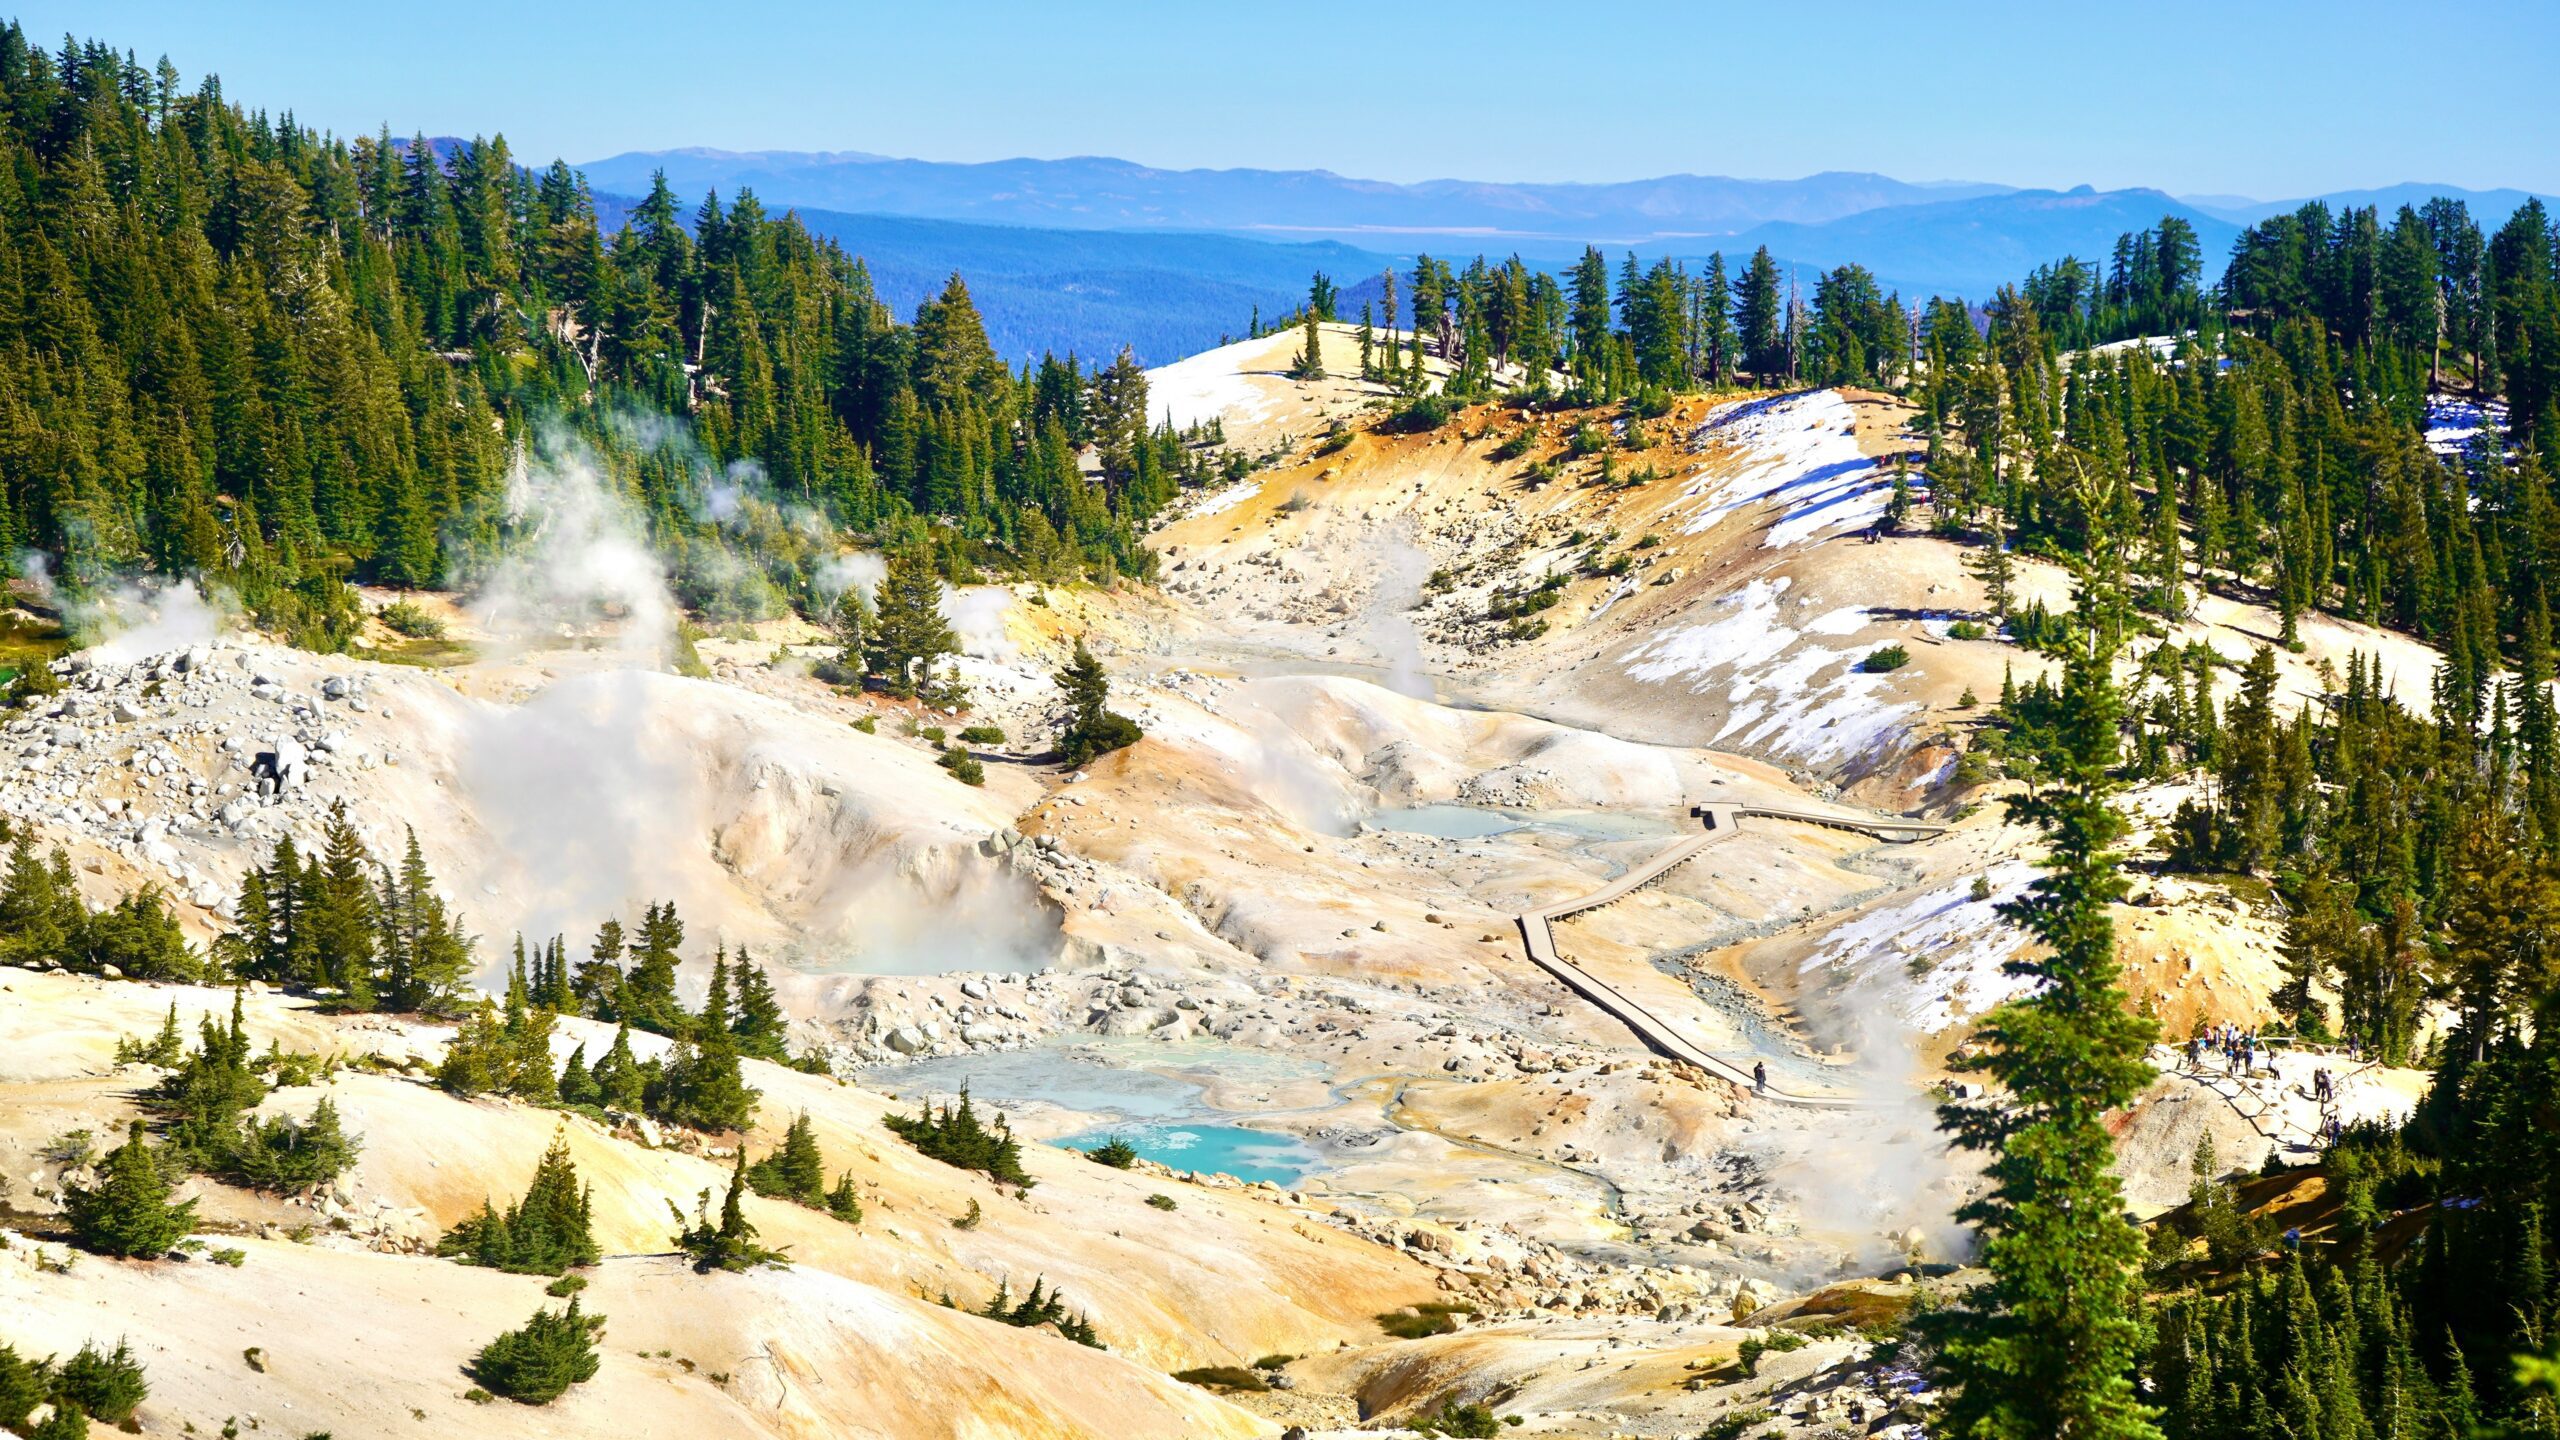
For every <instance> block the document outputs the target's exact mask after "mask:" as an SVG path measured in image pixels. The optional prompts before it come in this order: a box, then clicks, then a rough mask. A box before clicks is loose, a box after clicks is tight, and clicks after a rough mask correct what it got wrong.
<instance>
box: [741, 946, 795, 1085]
mask: <svg viewBox="0 0 2560 1440" xmlns="http://www.w3.org/2000/svg"><path fill="white" fill-rule="evenodd" d="M732 973H733V975H734V977H735V979H736V983H737V994H738V998H737V1001H736V1003H735V1005H733V1006H732V1007H731V1009H732V1015H731V1019H730V1022H729V1034H730V1035H731V1037H732V1038H734V1039H735V1041H736V1042H737V1046H738V1053H739V1054H741V1055H744V1056H747V1057H748V1058H750V1059H755V1060H771V1061H773V1062H774V1063H775V1064H778V1065H780V1064H789V1063H790V1060H791V1052H790V1049H789V1046H788V1045H787V1043H786V1042H787V1040H788V1039H789V1036H790V1030H791V1022H790V1018H789V1017H788V1016H786V1015H785V1014H784V1013H783V1010H782V1001H781V998H780V997H779V996H777V995H775V994H774V991H773V977H772V976H770V975H767V974H766V973H765V970H764V967H763V966H761V965H759V964H757V963H756V962H755V959H754V957H752V956H750V955H749V954H748V953H747V952H746V951H745V950H743V949H741V950H740V951H739V952H738V963H737V965H736V966H735V968H734V970H733V972H732Z"/></svg>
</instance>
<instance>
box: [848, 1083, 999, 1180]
mask: <svg viewBox="0 0 2560 1440" xmlns="http://www.w3.org/2000/svg"><path fill="white" fill-rule="evenodd" d="M881 1123H882V1124H885V1125H887V1126H888V1127H889V1129H890V1130H891V1131H892V1132H894V1133H895V1134H896V1135H897V1136H898V1138H899V1139H901V1140H904V1141H906V1142H907V1143H908V1144H909V1145H912V1146H914V1147H915V1148H916V1150H917V1151H918V1153H920V1154H924V1155H929V1156H931V1157H933V1158H934V1159H936V1160H939V1161H941V1162H942V1163H943V1164H945V1165H951V1166H956V1167H958V1168H959V1169H962V1170H975V1171H977V1172H979V1173H980V1174H983V1175H985V1176H987V1177H989V1178H990V1179H993V1180H996V1181H999V1182H1001V1183H1003V1184H1007V1185H1013V1186H1017V1187H1019V1188H1021V1189H1024V1190H1028V1189H1030V1188H1031V1187H1032V1185H1033V1183H1034V1182H1033V1180H1032V1178H1031V1175H1030V1172H1029V1171H1026V1170H1024V1169H1023V1168H1022V1145H1021V1143H1020V1142H1019V1141H1017V1140H1015V1139H1014V1138H1013V1127H1012V1126H1011V1125H1010V1124H1008V1123H1007V1122H1006V1120H1005V1118H1004V1117H1003V1116H1002V1115H998V1116H997V1117H996V1123H995V1126H994V1128H992V1129H990V1128H988V1127H987V1126H986V1125H984V1124H981V1123H980V1122H979V1120H978V1111H977V1107H976V1106H975V1105H974V1104H972V1103H971V1102H970V1100H969V1087H968V1086H966V1085H963V1086H961V1087H960V1103H959V1104H957V1105H945V1106H943V1107H942V1108H941V1109H939V1110H937V1109H935V1108H934V1107H933V1106H931V1105H927V1106H925V1107H924V1113H922V1114H920V1115H912V1116H910V1115H886V1116H883V1117H881Z"/></svg>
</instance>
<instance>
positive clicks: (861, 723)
mask: <svg viewBox="0 0 2560 1440" xmlns="http://www.w3.org/2000/svg"><path fill="white" fill-rule="evenodd" d="M853 728H854V729H856V730H859V731H861V732H862V733H863V734H865V735H877V734H879V733H880V717H879V716H877V715H865V716H863V717H862V718H860V719H858V720H856V721H854V722H853Z"/></svg>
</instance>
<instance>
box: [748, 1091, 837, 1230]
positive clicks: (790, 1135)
mask: <svg viewBox="0 0 2560 1440" xmlns="http://www.w3.org/2000/svg"><path fill="white" fill-rule="evenodd" d="M747 1183H748V1184H749V1185H751V1186H753V1187H754V1188H755V1192H756V1193H757V1194H759V1195H771V1196H775V1197H777V1198H780V1199H784V1200H795V1201H798V1202H799V1203H800V1204H803V1205H806V1206H808V1207H810V1208H811V1209H813V1210H815V1209H823V1208H825V1206H826V1203H827V1170H826V1157H825V1156H823V1155H822V1154H820V1153H819V1150H818V1135H817V1131H816V1130H815V1129H814V1128H813V1127H812V1126H811V1125H810V1123H809V1116H808V1112H806V1111H803V1112H801V1113H800V1114H799V1115H797V1116H794V1117H793V1118H792V1121H791V1124H790V1127H789V1128H788V1129H786V1130H784V1131H783V1133H782V1147H781V1148H780V1149H778V1150H776V1151H774V1152H773V1153H772V1154H770V1155H767V1156H766V1157H765V1158H763V1159H762V1160H759V1161H757V1162H756V1163H755V1164H753V1165H751V1166H749V1167H747Z"/></svg>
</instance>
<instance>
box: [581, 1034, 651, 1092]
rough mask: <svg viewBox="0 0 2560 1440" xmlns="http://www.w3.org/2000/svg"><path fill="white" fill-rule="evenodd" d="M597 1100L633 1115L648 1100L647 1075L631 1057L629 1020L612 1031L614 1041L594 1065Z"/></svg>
mask: <svg viewBox="0 0 2560 1440" xmlns="http://www.w3.org/2000/svg"><path fill="white" fill-rule="evenodd" d="M594 1075H595V1084H596V1095H597V1099H596V1103H598V1104H600V1105H602V1106H604V1107H605V1108H606V1109H608V1110H619V1111H621V1112H623V1113H624V1114H627V1115H636V1114H639V1113H640V1112H641V1109H642V1107H643V1106H645V1105H646V1104H647V1096H648V1079H647V1076H646V1074H645V1073H644V1072H643V1071H642V1070H641V1068H640V1066H639V1063H638V1062H637V1061H635V1060H633V1059H632V1057H631V1022H630V1021H628V1020H625V1021H623V1022H622V1023H621V1024H620V1025H619V1026H618V1027H616V1028H615V1030H614V1032H613V1044H612V1045H611V1046H610V1047H608V1048H607V1049H606V1050H605V1052H604V1055H603V1056H602V1058H600V1059H598V1060H597V1061H596V1065H595V1071H594Z"/></svg>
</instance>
